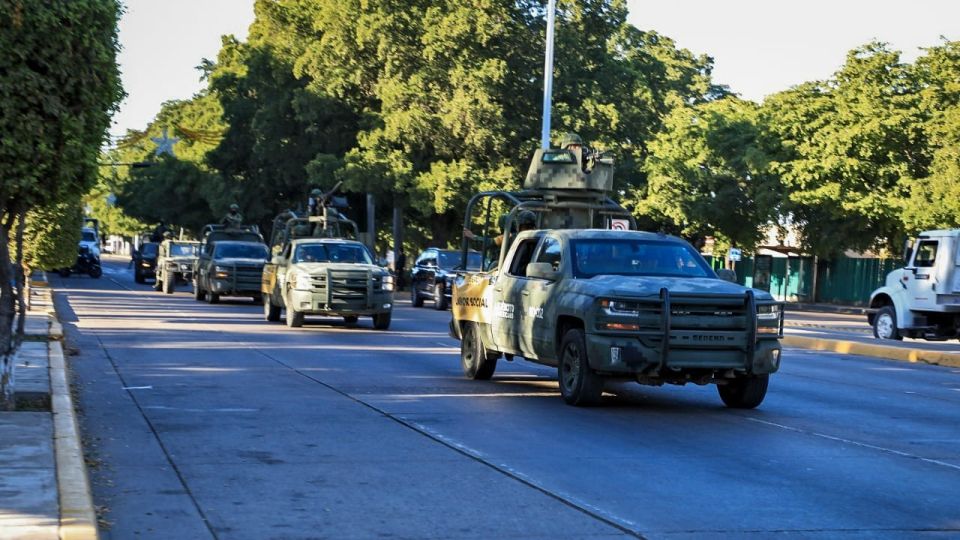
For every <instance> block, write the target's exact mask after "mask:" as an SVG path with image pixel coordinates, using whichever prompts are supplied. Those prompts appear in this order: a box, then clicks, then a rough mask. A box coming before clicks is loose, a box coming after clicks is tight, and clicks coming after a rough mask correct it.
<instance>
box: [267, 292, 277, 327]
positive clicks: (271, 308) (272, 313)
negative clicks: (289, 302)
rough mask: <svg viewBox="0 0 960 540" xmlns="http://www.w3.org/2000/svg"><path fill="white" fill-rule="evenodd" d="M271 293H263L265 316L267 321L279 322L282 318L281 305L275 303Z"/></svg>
mask: <svg viewBox="0 0 960 540" xmlns="http://www.w3.org/2000/svg"><path fill="white" fill-rule="evenodd" d="M270 297H271V295H270V294H267V293H263V318H264V319H266V320H267V322H277V321H279V320H280V307H279V306H275V305H273V300H272V299H271V298H270Z"/></svg>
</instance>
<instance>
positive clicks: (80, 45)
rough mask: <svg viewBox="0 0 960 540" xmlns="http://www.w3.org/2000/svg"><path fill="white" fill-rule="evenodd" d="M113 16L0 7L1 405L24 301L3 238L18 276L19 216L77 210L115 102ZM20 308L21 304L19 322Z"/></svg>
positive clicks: (97, 2) (89, 10)
mask: <svg viewBox="0 0 960 540" xmlns="http://www.w3.org/2000/svg"><path fill="white" fill-rule="evenodd" d="M119 12H120V8H119V5H118V3H117V2H116V1H115V0H76V1H72V2H56V3H49V4H36V3H29V4H27V3H25V2H22V0H0V50H2V51H4V54H3V55H0V132H2V133H3V134H4V144H2V145H0V359H2V366H0V402H3V403H5V404H9V400H10V391H11V389H10V385H9V376H10V373H11V370H12V361H13V354H14V352H15V350H16V347H17V345H18V340H19V339H20V338H19V337H16V339H15V335H14V332H13V329H12V328H13V319H14V317H15V311H16V307H15V306H16V305H17V302H18V300H22V297H23V295H22V291H23V272H22V271H17V272H16V274H17V275H16V276H14V275H11V264H9V263H10V262H11V261H13V259H12V258H11V250H10V243H9V238H10V236H11V229H13V228H16V230H15V232H14V234H13V236H14V237H15V238H16V244H17V248H16V249H15V250H14V251H15V252H16V256H15V259H16V261H15V262H16V263H17V266H18V267H20V266H21V265H20V263H22V252H23V250H22V239H23V237H24V231H25V229H26V219H25V216H26V213H27V211H28V210H29V209H32V208H41V207H48V206H50V205H53V204H55V203H56V202H60V201H67V202H69V201H73V202H74V203H79V198H80V195H81V194H83V193H84V192H86V191H87V190H88V189H89V187H90V186H91V185H92V184H93V181H94V179H95V178H96V167H97V156H98V154H99V147H100V145H101V143H102V142H103V141H104V138H105V134H106V130H107V128H108V127H109V122H110V112H111V111H113V110H114V109H115V107H116V105H117V103H118V102H119V100H120V98H121V96H122V89H121V87H120V78H119V72H118V69H117V65H116V54H117V50H118V44H117V19H118V16H119ZM76 226H77V227H78V228H79V226H80V224H79V223H77V224H76ZM14 278H16V283H17V286H16V289H17V290H16V291H14V288H13V287H12V286H11V281H12V280H13V279H14ZM22 309H23V308H22V301H21V321H22V316H23V312H22ZM19 329H20V330H21V331H22V322H21V324H20V327H19ZM18 334H21V335H22V332H18Z"/></svg>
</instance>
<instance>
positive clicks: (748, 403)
mask: <svg viewBox="0 0 960 540" xmlns="http://www.w3.org/2000/svg"><path fill="white" fill-rule="evenodd" d="M769 382H770V376H769V375H767V374H763V375H744V376H742V377H737V378H736V379H733V380H731V381H729V382H727V383H726V384H718V385H717V392H719V393H720V399H722V400H723V403H724V405H726V406H727V407H730V408H731V409H753V408H755V407H756V406H757V405H760V404H761V403H763V398H764V397H766V395H767V384H768V383H769Z"/></svg>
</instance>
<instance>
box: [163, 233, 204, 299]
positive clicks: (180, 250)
mask: <svg viewBox="0 0 960 540" xmlns="http://www.w3.org/2000/svg"><path fill="white" fill-rule="evenodd" d="M199 245H200V243H199V242H190V241H186V240H164V241H163V242H161V243H160V249H159V251H158V254H157V279H156V281H155V282H154V286H153V288H154V289H156V290H158V291H161V290H162V291H163V292H164V293H166V294H173V292H174V291H175V290H176V288H177V284H178V283H189V282H191V281H193V267H194V266H195V265H196V261H197V249H198V247H199Z"/></svg>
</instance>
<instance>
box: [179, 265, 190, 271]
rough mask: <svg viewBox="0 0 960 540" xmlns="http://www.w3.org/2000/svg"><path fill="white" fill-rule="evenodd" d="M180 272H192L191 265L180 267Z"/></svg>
mask: <svg viewBox="0 0 960 540" xmlns="http://www.w3.org/2000/svg"><path fill="white" fill-rule="evenodd" d="M180 270H182V271H184V272H186V271H187V270H190V265H187V264H181V265H180Z"/></svg>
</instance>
